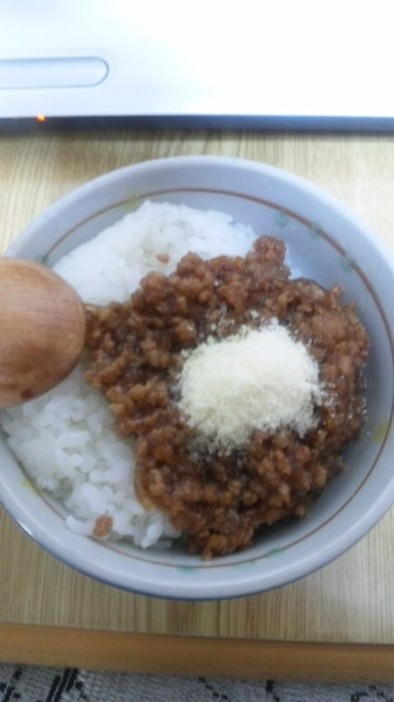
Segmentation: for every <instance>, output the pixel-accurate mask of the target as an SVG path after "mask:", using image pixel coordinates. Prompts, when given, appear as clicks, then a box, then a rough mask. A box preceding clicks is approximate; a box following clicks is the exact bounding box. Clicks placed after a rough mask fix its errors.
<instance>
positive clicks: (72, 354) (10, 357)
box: [0, 258, 86, 408]
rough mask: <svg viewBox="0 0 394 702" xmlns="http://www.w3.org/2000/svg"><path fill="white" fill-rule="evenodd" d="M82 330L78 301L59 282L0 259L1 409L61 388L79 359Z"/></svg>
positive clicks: (33, 266)
mask: <svg viewBox="0 0 394 702" xmlns="http://www.w3.org/2000/svg"><path fill="white" fill-rule="evenodd" d="M85 324H86V322H85V312H84V307H83V303H82V301H81V299H80V298H79V296H78V294H77V293H76V292H75V290H74V289H73V288H72V287H71V286H70V285H69V284H68V283H66V282H65V281H64V280H63V279H62V278H61V277H60V276H58V275H57V274H56V273H54V272H53V271H51V270H50V269H48V268H45V267H44V266H41V265H39V264H37V263H33V262H30V261H22V260H18V259H13V258H0V408H4V407H11V406H13V405H17V404H20V403H22V402H25V401H27V400H31V399H33V398H35V397H38V396H39V395H42V394H43V393H45V392H47V391H48V390H50V389H51V388H53V387H54V386H55V385H57V384H58V383H60V382H61V380H63V379H64V378H65V377H66V376H67V375H68V374H69V373H70V372H71V370H72V369H73V368H74V366H75V365H76V364H77V362H78V360H79V358H80V356H81V353H82V351H83V347H84V341H85Z"/></svg>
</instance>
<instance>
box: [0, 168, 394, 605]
mask: <svg viewBox="0 0 394 702" xmlns="http://www.w3.org/2000/svg"><path fill="white" fill-rule="evenodd" d="M7 255H8V256H12V257H17V258H26V259H32V260H34V261H37V262H39V263H41V264H43V265H46V266H49V267H51V268H53V269H54V270H55V271H56V272H57V273H58V274H59V275H60V276H61V277H63V278H64V279H65V280H66V281H68V282H69V283H70V284H71V285H72V286H73V287H74V289H75V290H76V291H77V292H78V294H79V295H80V297H81V299H82V300H83V302H84V305H85V311H86V319H87V334H86V343H85V352H84V355H83V357H82V358H81V361H80V363H79V364H78V366H77V367H76V368H75V369H74V370H73V371H72V373H71V374H70V375H69V376H68V377H67V378H66V379H65V380H64V381H63V382H62V383H61V384H60V385H58V386H57V387H56V388H54V389H53V390H51V391H50V392H48V393H46V394H45V395H43V396H42V397H39V398H37V399H35V400H32V401H30V402H27V403H25V404H23V405H20V406H18V407H15V408H12V409H8V410H3V411H1V413H0V427H1V430H2V440H1V444H0V452H1V462H2V473H1V475H0V490H1V493H0V494H1V499H2V502H3V504H4V507H5V508H6V509H7V510H8V512H9V513H10V514H11V516H13V517H14V518H15V519H16V521H17V522H18V523H19V524H20V525H21V526H22V527H23V528H24V529H25V530H26V531H27V532H28V533H29V534H30V535H31V536H32V537H33V538H34V539H35V540H36V541H37V542H38V543H40V544H41V545H42V546H43V547H44V548H46V549H47V550H48V551H50V552H51V553H52V554H54V555H55V556H57V557H58V558H60V559H61V560H63V561H64V562H65V563H67V564H69V565H71V566H72V567H74V568H77V569H78V570H81V571H82V572H84V573H86V574H87V575H90V576H92V577H95V578H98V579H100V580H102V581H103V582H106V583H108V584H111V585H114V586H117V587H121V588H125V589H127V590H130V591H133V592H139V593H143V594H147V595H156V596H162V597H175V598H185V599H210V598H221V597H235V596H244V595H249V594H253V593H257V592H261V591H264V590H267V589H271V588H273V587H277V586H280V585H285V584H286V583H289V582H291V581H293V580H295V579H297V578H300V577H302V576H304V575H307V574H308V573H310V572H312V571H313V570H315V569H316V568H319V567H321V566H323V565H325V564H326V563H328V562H330V561H331V560H332V559H334V558H335V557H337V556H338V555H340V554H341V553H343V552H344V551H345V550H346V549H347V548H349V547H350V546H352V545H353V544H354V543H356V541H358V540H359V539H360V538H362V536H364V535H365V534H366V533H367V532H368V530H369V529H370V528H372V526H373V525H374V524H375V523H376V522H377V521H378V520H379V519H380V517H382V516H383V514H384V513H385V511H386V510H387V509H388V508H389V507H390V506H391V504H392V501H393V495H394V480H393V478H392V475H391V471H390V455H391V451H392V442H393V436H392V432H393V429H392V403H393V397H394V389H393V383H394V380H393V368H394V364H393V340H392V335H391V329H392V328H393V312H392V311H391V310H390V307H389V305H387V303H386V301H387V300H389V299H390V297H391V295H392V292H393V287H394V284H393V264H392V259H391V255H390V253H388V252H387V251H386V250H385V247H384V246H383V245H382V244H380V242H379V241H378V239H377V238H376V237H375V236H374V235H373V234H372V233H370V232H369V231H368V230H367V228H366V227H365V226H364V225H363V224H362V223H360V222H358V221H357V219H356V218H354V217H353V216H352V215H351V214H349V213H348V212H347V211H346V210H344V209H343V208H342V207H341V206H340V205H338V204H337V203H336V202H334V201H333V200H332V199H331V198H330V197H329V196H327V195H326V194H325V193H322V192H321V191H320V190H318V189H317V188H315V187H314V186H313V185H311V184H309V183H307V182H305V181H303V180H301V179H299V178H297V177H295V176H293V175H291V174H288V173H285V172H283V171H280V170H277V169H274V168H271V167H268V166H265V165H263V164H258V163H253V162H248V161H243V160H240V159H228V158H222V157H208V156H204V157H179V158H173V159H162V160H159V161H151V162H146V163H142V164H136V165H134V166H130V167H128V168H123V169H120V170H118V171H114V172H112V173H109V174H107V175H105V176H102V177H100V178H98V179H96V180H94V181H92V182H90V183H88V184H86V185H85V186H82V187H81V188H79V189H78V190H76V191H74V192H73V193H71V194H70V195H68V196H67V197H65V198H63V199H62V200H60V201H59V202H57V203H55V204H54V205H53V206H52V207H51V208H49V209H48V210H47V212H46V213H44V215H42V216H41V217H40V218H39V219H38V220H37V221H36V222H34V223H33V224H32V225H31V226H30V227H29V228H28V230H26V232H24V233H23V234H22V235H21V236H20V237H19V238H18V239H17V240H16V241H15V242H14V244H13V245H12V246H11V247H10V249H9V251H8V252H7Z"/></svg>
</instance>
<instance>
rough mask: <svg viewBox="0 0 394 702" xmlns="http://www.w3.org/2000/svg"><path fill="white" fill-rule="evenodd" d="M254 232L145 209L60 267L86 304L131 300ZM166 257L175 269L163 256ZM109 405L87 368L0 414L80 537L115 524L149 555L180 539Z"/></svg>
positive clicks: (217, 220) (213, 217)
mask: <svg viewBox="0 0 394 702" xmlns="http://www.w3.org/2000/svg"><path fill="white" fill-rule="evenodd" d="M254 238H255V234H254V233H253V231H252V229H251V228H250V227H247V226H244V225H241V224H236V223H234V222H233V221H232V219H231V217H229V216H228V215H226V214H224V213H220V212H215V211H203V210H196V209H192V208H189V207H186V206H184V205H181V206H177V205H172V204H167V203H164V204H158V203H151V202H145V203H144V204H143V205H142V206H141V207H140V208H139V209H138V210H137V211H136V212H133V213H131V214H128V215H126V216H125V217H124V218H123V219H122V220H121V221H120V222H117V223H116V224H115V225H113V226H111V227H109V228H107V229H105V230H104V231H103V232H101V233H100V234H98V235H97V236H96V237H95V238H94V239H92V240H91V241H89V242H87V243H86V244H83V245H82V246H79V247H78V248H76V249H74V250H73V251H72V252H71V253H70V254H68V255H67V256H65V257H64V258H63V259H61V260H60V261H59V262H58V263H57V264H56V265H55V266H54V269H55V270H56V271H57V272H58V273H59V274H60V275H61V276H62V277H63V278H65V279H66V280H67V281H68V282H70V283H71V285H73V286H74V288H75V289H76V290H77V291H78V293H79V295H80V296H81V297H82V299H83V300H84V301H85V302H90V303H94V304H100V305H105V304H107V303H109V302H111V301H118V302H122V301H124V300H126V299H127V298H128V297H129V295H130V293H131V292H132V291H133V290H135V289H136V288H137V287H138V284H139V281H140V279H141V278H142V277H143V276H144V275H146V273H147V272H148V271H150V270H157V271H162V272H164V273H166V274H169V273H171V272H172V271H173V270H174V269H175V267H176V264H177V262H178V261H179V260H180V259H181V258H182V256H184V255H185V254H186V253H187V252H188V251H194V252H196V253H198V254H199V255H200V256H201V257H202V258H205V259H208V258H212V257H214V256H217V255H221V254H224V255H228V256H234V255H241V256H243V255H245V253H246V252H247V251H248V250H249V249H250V247H251V242H252V241H253V239H254ZM160 254H167V255H168V257H169V261H168V263H167V264H164V263H163V262H161V261H160V260H159V259H158V258H157V256H158V255H160ZM112 425H113V418H112V415H111V413H110V411H109V409H108V406H107V403H106V401H105V400H104V398H103V397H102V396H101V394H100V393H98V392H97V391H96V390H94V389H93V388H91V387H90V386H89V385H88V384H87V383H86V382H85V380H84V377H83V368H82V366H81V365H80V366H78V367H77V368H76V369H75V370H74V371H73V372H72V373H71V375H70V376H69V377H68V378H67V379H66V380H65V381H64V382H63V383H61V384H60V385H59V386H58V387H57V388H55V389H54V390H52V391H51V392H49V393H47V394H46V395H44V396H43V397H41V398H38V399H37V400H32V401H31V402H28V403H26V404H24V405H22V406H20V407H16V408H13V409H10V410H6V411H3V412H2V413H0V426H1V427H2V429H3V430H4V432H5V433H6V435H7V442H8V444H9V446H10V448H11V450H12V451H13V453H14V454H15V456H16V457H17V458H18V460H19V461H20V462H21V464H22V465H23V467H24V469H25V470H26V473H27V474H28V475H29V476H30V477H31V478H32V479H33V480H34V481H35V482H36V484H37V486H38V487H39V488H40V489H43V490H45V491H48V492H49V493H50V494H51V495H52V496H54V497H55V498H57V499H59V500H60V501H61V502H62V504H63V505H64V506H65V508H66V510H67V513H68V516H66V523H67V524H68V526H69V528H70V529H72V530H73V531H75V532H77V533H80V534H85V535H91V533H92V530H93V528H94V526H95V523H96V520H97V518H99V517H102V516H110V517H112V519H113V524H112V531H111V533H110V534H109V537H108V538H110V539H113V540H118V539H121V538H129V539H131V540H132V541H133V542H134V543H135V544H136V545H137V546H140V547H142V548H147V547H149V546H152V545H154V544H156V543H157V542H158V541H159V540H160V539H164V542H165V540H166V538H165V537H167V540H168V538H170V539H172V538H174V537H176V536H177V534H176V532H175V530H174V528H173V527H172V526H171V524H170V523H169V521H168V519H167V517H166V515H164V514H163V513H162V512H160V511H159V510H157V509H146V508H145V507H143V506H142V505H141V503H140V502H139V501H138V499H137V498H136V495H135V492H134V479H133V478H134V470H135V461H134V455H133V450H132V443H131V442H128V441H126V440H124V439H120V438H119V437H118V436H117V435H116V434H115V432H114V430H113V429H112Z"/></svg>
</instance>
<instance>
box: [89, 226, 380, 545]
mask: <svg viewBox="0 0 394 702" xmlns="http://www.w3.org/2000/svg"><path fill="white" fill-rule="evenodd" d="M284 255H285V246H284V244H283V242H281V241H279V240H276V239H273V238H270V237H260V238H259V239H257V240H256V242H255V244H254V249H253V251H251V252H250V253H248V254H247V255H246V256H245V257H244V258H241V257H225V256H222V257H218V258H215V259H211V260H208V261H203V260H202V259H201V258H200V257H199V256H197V255H196V254H193V253H189V254H187V255H186V256H185V257H184V258H183V259H182V260H181V261H180V263H179V264H178V267H177V269H176V271H175V272H174V273H173V274H171V275H169V276H165V275H162V274H159V273H150V274H148V275H147V276H146V277H145V278H144V279H143V280H142V281H141V283H140V287H139V288H138V290H136V292H134V293H133V295H132V296H131V298H130V299H129V300H128V301H127V302H125V303H123V304H119V303H116V304H115V303H114V304H111V305H108V306H106V307H93V306H88V307H87V308H86V311H87V320H88V331H87V341H86V344H87V348H88V349H89V351H90V368H89V370H88V372H87V379H88V381H89V382H90V383H91V384H92V385H93V386H94V387H96V388H99V389H100V390H101V391H102V392H103V393H104V395H105V397H106V398H107V400H108V402H109V405H110V408H111V411H112V412H113V415H114V419H115V425H116V428H117V430H118V432H119V433H120V435H122V436H124V437H131V438H133V439H134V440H135V453H136V459H137V473H136V487H137V492H138V495H139V497H140V499H141V501H143V502H144V503H145V504H147V505H149V504H154V505H156V506H157V507H159V508H160V509H162V510H164V511H166V512H167V514H168V515H169V517H170V519H171V521H172V523H173V525H174V526H175V528H176V529H178V530H180V531H182V532H183V533H184V534H185V535H186V537H187V540H188V546H189V549H190V551H192V552H199V553H202V554H203V556H205V557H211V556H215V555H223V554H227V553H232V552H233V551H235V550H237V549H240V548H244V547H246V546H248V545H250V544H251V543H252V541H253V539H254V537H255V534H256V532H257V531H260V530H261V529H262V528H264V527H267V526H269V525H272V524H274V523H275V522H277V521H278V520H281V519H285V518H289V517H302V516H303V515H304V514H305V513H306V511H307V509H308V506H309V505H310V503H311V501H312V500H314V499H315V498H316V497H317V496H318V494H319V493H320V492H321V491H322V490H323V489H324V487H325V485H326V484H327V482H328V481H329V480H330V478H331V477H332V476H333V475H335V473H337V472H338V471H339V470H341V468H342V467H343V462H342V458H341V455H342V452H343V449H344V447H345V446H346V445H347V444H348V443H349V442H350V441H352V440H353V439H355V438H356V437H357V435H358V434H359V432H360V429H361V427H362V425H363V423H364V420H365V412H366V407H365V399H364V395H363V390H364V381H363V369H364V366H365V363H366V359H367V353H368V346H369V342H368V336H367V334H366V331H365V329H364V327H363V326H362V324H361V323H360V321H359V319H358V317H357V314H356V312H355V309H354V307H353V305H343V304H342V303H341V299H340V297H341V291H340V290H339V289H338V288H333V289H331V290H324V289H323V288H321V287H320V286H319V285H318V284H317V283H315V282H313V281H310V280H305V279H298V280H291V279H290V277H289V270H288V268H287V267H286V266H285V265H284ZM273 320H275V323H276V324H278V325H280V327H281V328H285V330H286V331H287V332H288V334H289V335H290V337H291V338H292V339H293V340H294V341H295V342H297V343H299V342H301V343H302V344H303V346H304V347H305V348H306V349H307V350H308V354H309V355H310V357H311V359H312V360H313V363H315V364H317V366H318V370H319V387H320V388H321V389H322V390H323V392H322V393H320V394H317V393H315V395H314V396H313V397H312V403H313V406H312V410H311V411H312V413H313V421H311V422H310V424H309V426H308V428H307V430H306V431H303V432H300V431H297V424H296V423H294V422H293V423H291V422H290V423H288V424H286V423H282V424H281V425H280V427H279V428H277V429H276V430H273V429H270V428H269V425H267V423H266V424H265V425H262V426H261V427H254V428H253V429H252V430H251V431H250V432H249V434H248V440H247V441H246V442H245V441H240V442H228V444H227V445H226V443H225V442H219V443H218V442H212V441H210V440H206V441H205V440H204V435H203V434H204V433H203V432H201V431H200V430H199V428H198V424H196V423H195V422H194V423H193V422H191V421H190V416H189V417H188V413H187V412H185V411H184V405H183V406H182V396H181V391H182V382H181V380H182V371H183V369H184V366H185V364H186V363H187V359H188V358H190V356H191V354H192V353H193V352H194V351H195V350H196V349H197V348H198V347H200V346H201V345H203V344H205V343H206V342H207V341H208V340H210V342H209V343H212V341H213V343H216V344H219V343H220V342H222V341H224V340H226V339H229V338H231V337H233V336H234V335H237V334H239V333H240V330H242V329H248V330H262V329H264V328H266V327H267V325H270V324H272V321H273ZM240 367H241V365H240ZM260 370H261V369H260ZM259 372H260V371H259ZM231 381H232V374H231V375H229V377H228V383H231ZM182 407H183V408H182Z"/></svg>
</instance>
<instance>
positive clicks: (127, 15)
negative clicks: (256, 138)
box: [0, 0, 394, 129]
mask: <svg viewBox="0 0 394 702" xmlns="http://www.w3.org/2000/svg"><path fill="white" fill-rule="evenodd" d="M391 14H392V3H391V2H390V1H389V0H375V1H374V2H373V3H371V2H365V3H364V2H360V0H359V1H358V2H355V1H353V0H331V2H324V3H320V2H316V1H314V2H312V1H310V0H297V1H294V0H271V1H270V2H266V1H265V0H261V1H260V2H258V1H252V0H241V1H239V0H238V1H237V2H234V3H232V2H229V1H228V0H227V2H223V1H222V0H199V2H196V1H195V0H194V1H192V2H190V1H189V2H187V0H184V1H183V2H181V1H179V0H166V1H163V2H160V0H142V2H141V1H140V2H138V3H137V2H135V1H133V0H67V1H66V0H0V118H2V119H3V120H4V119H7V120H8V119H15V118H38V119H39V120H41V121H44V120H45V119H48V118H59V117H61V118H81V117H83V118H90V117H96V118H97V117H100V118H107V117H111V118H112V117H115V118H123V119H130V120H132V119H133V118H146V119H152V118H153V119H157V118H162V119H163V120H169V121H171V120H174V119H176V120H178V121H179V120H183V119H184V120H185V122H187V120H192V121H193V120H194V123H201V124H202V123H204V121H207V120H208V121H209V120H213V122H215V120H216V121H217V122H218V123H223V124H226V120H227V123H229V124H233V125H236V124H240V125H248V124H251V125H255V126H258V125H261V126H268V127H281V126H282V127H283V126H285V127H287V126H290V127H291V126H295V127H297V126H299V127H305V126H306V127H310V128H320V127H328V128H331V127H332V128H336V127H338V128H347V127H350V128H360V129H364V128H367V129H368V128H377V127H378V128H381V127H384V128H387V129H391V128H392V127H393V126H394V91H393V88H392V67H393V50H392V46H393V41H392V31H393V30H392V18H391Z"/></svg>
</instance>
